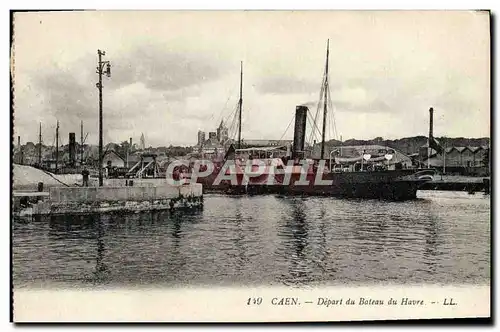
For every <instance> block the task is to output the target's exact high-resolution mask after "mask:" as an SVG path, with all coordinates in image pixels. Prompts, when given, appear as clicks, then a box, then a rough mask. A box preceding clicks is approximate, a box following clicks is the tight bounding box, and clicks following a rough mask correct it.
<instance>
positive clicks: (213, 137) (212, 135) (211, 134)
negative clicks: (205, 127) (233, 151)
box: [208, 131, 218, 140]
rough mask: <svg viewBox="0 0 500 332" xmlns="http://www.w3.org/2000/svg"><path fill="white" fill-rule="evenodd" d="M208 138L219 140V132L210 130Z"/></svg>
mask: <svg viewBox="0 0 500 332" xmlns="http://www.w3.org/2000/svg"><path fill="white" fill-rule="evenodd" d="M208 139H209V140H218V139H217V132H215V131H211V132H209V133H208Z"/></svg>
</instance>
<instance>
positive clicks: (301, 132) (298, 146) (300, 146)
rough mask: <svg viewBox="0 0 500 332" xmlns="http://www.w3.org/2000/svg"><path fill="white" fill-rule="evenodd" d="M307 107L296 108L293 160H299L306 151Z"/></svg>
mask: <svg viewBox="0 0 500 332" xmlns="http://www.w3.org/2000/svg"><path fill="white" fill-rule="evenodd" d="M308 111H309V109H308V108H307V106H297V107H296V108H295V129H294V134H293V151H292V158H297V157H298V156H299V154H300V153H301V152H303V151H304V144H305V137H306V121H307V112H308Z"/></svg>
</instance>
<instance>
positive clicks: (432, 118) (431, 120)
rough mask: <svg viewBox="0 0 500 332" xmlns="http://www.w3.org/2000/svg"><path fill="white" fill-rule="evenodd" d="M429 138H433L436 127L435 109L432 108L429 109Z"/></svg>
mask: <svg viewBox="0 0 500 332" xmlns="http://www.w3.org/2000/svg"><path fill="white" fill-rule="evenodd" d="M429 117H430V120H429V138H431V137H432V136H433V129H432V128H433V127H434V109H433V108H432V107H431V108H429Z"/></svg>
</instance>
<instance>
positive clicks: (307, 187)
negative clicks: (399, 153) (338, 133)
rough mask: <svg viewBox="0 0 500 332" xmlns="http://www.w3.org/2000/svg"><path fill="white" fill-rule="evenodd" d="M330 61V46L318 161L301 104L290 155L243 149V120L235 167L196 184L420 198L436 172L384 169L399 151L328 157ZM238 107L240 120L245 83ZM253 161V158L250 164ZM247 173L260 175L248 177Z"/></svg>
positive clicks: (231, 156) (239, 190) (232, 157)
mask: <svg viewBox="0 0 500 332" xmlns="http://www.w3.org/2000/svg"><path fill="white" fill-rule="evenodd" d="M328 58H329V47H328V45H327V53H326V66H325V72H324V75H323V81H322V86H321V94H320V95H321V97H320V101H319V103H318V111H319V110H322V111H323V112H322V113H323V114H322V115H323V116H322V117H323V123H322V132H321V136H322V140H321V153H320V156H319V158H314V156H313V153H312V151H310V150H308V149H305V138H306V123H307V115H308V112H309V109H308V107H307V106H303V105H299V106H297V107H296V110H295V126H294V139H293V146H292V147H291V151H288V152H287V153H286V154H285V155H282V156H280V150H279V149H278V148H246V149H241V145H240V143H241V121H240V122H239V135H238V148H232V147H230V150H232V151H229V152H228V153H227V154H226V158H225V161H226V162H227V161H230V162H231V163H230V164H232V165H233V167H229V168H227V169H223V167H224V166H223V164H222V163H220V164H218V165H217V164H216V165H215V167H214V170H213V172H212V173H211V175H209V176H206V177H200V178H198V180H197V181H198V182H200V183H202V184H203V186H204V190H206V191H216V192H223V193H229V194H280V195H315V196H335V197H347V198H370V199H388V200H409V199H415V198H416V196H417V190H418V188H419V187H420V186H421V185H422V184H424V183H425V182H427V181H430V180H432V176H433V175H434V172H435V171H434V170H432V169H415V168H403V167H397V168H395V169H389V167H384V163H383V160H384V159H386V160H387V161H389V160H390V159H391V158H392V156H393V154H394V153H395V151H394V150H393V149H389V150H388V151H385V153H383V154H382V155H381V156H378V158H377V157H375V158H371V157H372V156H371V155H369V154H367V153H362V154H361V155H360V156H359V157H358V158H343V157H342V156H341V155H338V153H336V150H333V151H330V153H329V154H328V155H326V154H325V132H326V122H327V114H328V112H329V108H330V105H331V103H330V100H329V98H330V94H329V85H328ZM242 77H243V74H241V79H242ZM238 104H239V114H240V116H239V118H240V119H241V110H242V89H241V82H240V100H239V103H238ZM315 119H316V117H315ZM313 127H314V128H312V130H314V129H315V128H316V129H317V126H316V121H315V122H314V123H313ZM390 150H392V153H391V151H390ZM262 156H264V158H262ZM249 159H250V160H252V161H251V162H250V163H249ZM254 161H255V162H254ZM375 161H377V163H376V162H375ZM380 161H382V162H380ZM226 165H227V163H226ZM248 165H250V166H248ZM375 166H382V167H378V168H377V167H375ZM249 171H251V172H252V173H253V174H254V175H257V176H251V177H249V176H248V172H249ZM221 172H222V173H223V175H224V176H223V178H224V180H222V181H218V179H217V176H219V180H220V178H221V176H220V174H219V173H221ZM258 174H260V175H258ZM228 178H232V180H228Z"/></svg>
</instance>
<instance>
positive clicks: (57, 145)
mask: <svg viewBox="0 0 500 332" xmlns="http://www.w3.org/2000/svg"><path fill="white" fill-rule="evenodd" d="M58 164H59V120H57V124H56V173H57V169H58V166H59V165H58Z"/></svg>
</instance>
